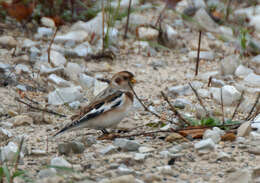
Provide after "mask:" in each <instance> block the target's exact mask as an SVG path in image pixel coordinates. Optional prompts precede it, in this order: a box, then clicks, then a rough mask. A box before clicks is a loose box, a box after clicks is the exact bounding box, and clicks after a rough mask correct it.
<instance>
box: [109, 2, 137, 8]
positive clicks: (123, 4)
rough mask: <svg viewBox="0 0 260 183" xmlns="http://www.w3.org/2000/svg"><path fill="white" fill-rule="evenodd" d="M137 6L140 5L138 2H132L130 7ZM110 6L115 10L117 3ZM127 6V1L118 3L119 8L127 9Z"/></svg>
mask: <svg viewBox="0 0 260 183" xmlns="http://www.w3.org/2000/svg"><path fill="white" fill-rule="evenodd" d="M139 4H140V2H139V0H132V2H131V7H136V6H137V5H139ZM111 6H112V7H114V8H116V7H117V6H118V2H117V1H114V2H112V3H111ZM128 6H129V0H122V1H121V2H120V8H128Z"/></svg>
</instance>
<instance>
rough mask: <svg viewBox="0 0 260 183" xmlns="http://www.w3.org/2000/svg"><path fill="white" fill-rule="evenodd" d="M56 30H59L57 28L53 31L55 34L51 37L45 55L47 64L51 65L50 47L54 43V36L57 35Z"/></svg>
mask: <svg viewBox="0 0 260 183" xmlns="http://www.w3.org/2000/svg"><path fill="white" fill-rule="evenodd" d="M58 30H59V27H57V28H56V30H55V32H54V34H53V36H52V39H51V42H50V44H49V47H48V50H47V53H48V63H49V64H51V46H52V44H53V42H54V39H55V37H56V34H57V32H58Z"/></svg>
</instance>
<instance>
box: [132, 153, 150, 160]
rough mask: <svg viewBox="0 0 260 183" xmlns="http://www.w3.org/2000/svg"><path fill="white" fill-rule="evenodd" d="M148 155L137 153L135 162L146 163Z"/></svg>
mask: <svg viewBox="0 0 260 183" xmlns="http://www.w3.org/2000/svg"><path fill="white" fill-rule="evenodd" d="M146 155H147V154H144V153H135V155H134V160H135V161H144V160H145V157H146Z"/></svg>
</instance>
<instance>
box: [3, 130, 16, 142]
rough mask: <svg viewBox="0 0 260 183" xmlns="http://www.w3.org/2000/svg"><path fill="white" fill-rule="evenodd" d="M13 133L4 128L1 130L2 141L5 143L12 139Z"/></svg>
mask: <svg viewBox="0 0 260 183" xmlns="http://www.w3.org/2000/svg"><path fill="white" fill-rule="evenodd" d="M12 136H13V135H12V133H11V132H10V131H8V130H6V129H4V128H0V141H2V142H4V141H5V140H7V139H9V138H10V137H12Z"/></svg>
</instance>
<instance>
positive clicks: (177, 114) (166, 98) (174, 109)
mask: <svg viewBox="0 0 260 183" xmlns="http://www.w3.org/2000/svg"><path fill="white" fill-rule="evenodd" d="M161 94H162V96H163V98H164V100H165V101H166V102H167V103H168V105H169V106H170V108H171V110H172V111H173V112H174V114H175V115H176V116H178V118H179V119H180V120H181V121H183V122H184V123H185V124H186V125H188V126H191V124H190V122H188V121H187V120H186V119H184V118H183V117H182V115H181V114H180V113H179V111H178V110H177V109H176V108H175V107H174V106H173V105H172V104H171V103H170V101H169V99H168V97H167V96H166V95H165V94H164V93H163V91H161Z"/></svg>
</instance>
